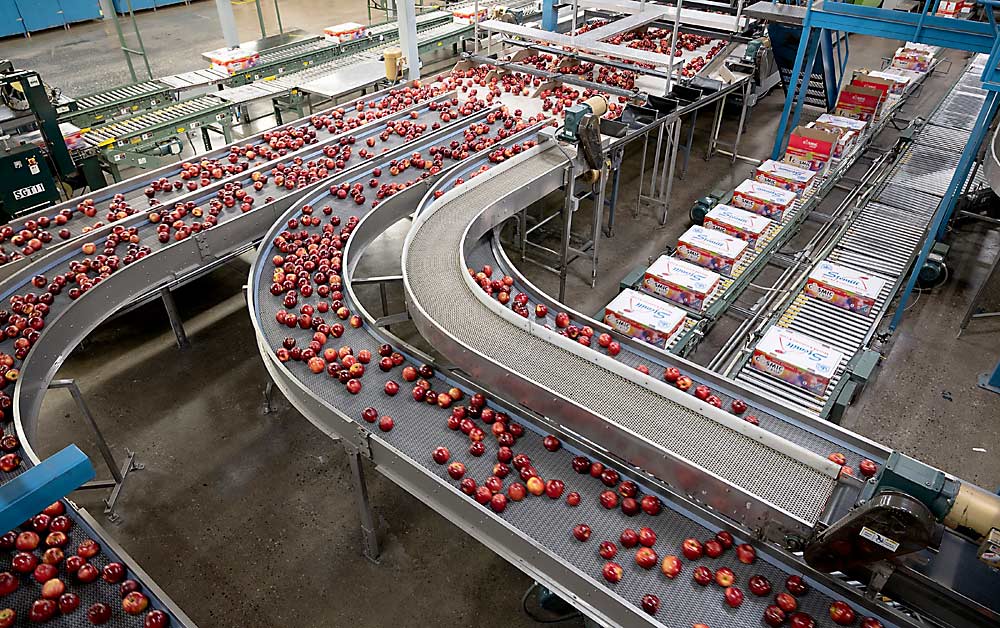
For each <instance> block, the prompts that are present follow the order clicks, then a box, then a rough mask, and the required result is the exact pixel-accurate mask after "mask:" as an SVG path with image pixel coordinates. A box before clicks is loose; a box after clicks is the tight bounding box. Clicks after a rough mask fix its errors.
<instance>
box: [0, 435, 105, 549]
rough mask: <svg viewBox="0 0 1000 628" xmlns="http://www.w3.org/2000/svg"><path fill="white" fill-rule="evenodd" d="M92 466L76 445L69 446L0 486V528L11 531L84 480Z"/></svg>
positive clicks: (87, 478)
mask: <svg viewBox="0 0 1000 628" xmlns="http://www.w3.org/2000/svg"><path fill="white" fill-rule="evenodd" d="M94 475H95V473H94V467H93V466H92V465H91V464H90V459H88V458H87V456H86V454H84V453H83V452H82V451H80V449H79V448H78V447H77V446H76V445H70V446H69V447H66V448H65V449H63V450H62V451H60V452H58V453H57V454H55V455H53V456H50V457H48V458H46V459H45V460H43V461H42V462H40V463H39V464H37V465H35V466H34V467H31V468H30V469H28V470H27V471H25V472H24V473H22V474H21V475H19V476H17V477H16V478H14V479H13V480H11V481H10V482H7V483H6V484H4V485H3V486H0V530H13V529H14V528H16V527H17V526H19V525H21V524H22V523H24V522H25V521H27V520H28V519H30V518H31V517H34V516H35V515H37V514H38V513H40V512H42V510H44V509H45V508H46V507H47V506H49V505H50V504H52V503H53V502H56V501H58V500H60V499H62V498H63V497H65V496H66V495H68V494H70V493H72V492H73V491H75V490H76V489H78V488H80V487H81V486H83V484H84V483H86V482H88V481H90V480H92V479H94Z"/></svg>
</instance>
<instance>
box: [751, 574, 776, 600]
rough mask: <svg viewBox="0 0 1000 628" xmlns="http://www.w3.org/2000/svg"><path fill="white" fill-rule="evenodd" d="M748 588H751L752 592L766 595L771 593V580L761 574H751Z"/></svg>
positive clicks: (761, 595) (759, 595)
mask: <svg viewBox="0 0 1000 628" xmlns="http://www.w3.org/2000/svg"><path fill="white" fill-rule="evenodd" d="M747 588H749V589H750V593H753V594H754V595H756V596H758V597H764V596H765V595H770V594H771V581H770V580H768V579H767V578H765V577H764V576H761V575H755V576H750V580H749V581H748V582H747Z"/></svg>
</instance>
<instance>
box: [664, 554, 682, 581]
mask: <svg viewBox="0 0 1000 628" xmlns="http://www.w3.org/2000/svg"><path fill="white" fill-rule="evenodd" d="M660 571H662V572H663V575H664V576H666V577H668V578H670V579H671V580H673V579H674V578H676V577H677V574H679V573H680V572H681V561H680V559H679V558H677V557H676V556H665V557H664V558H663V561H662V562H661V563H660Z"/></svg>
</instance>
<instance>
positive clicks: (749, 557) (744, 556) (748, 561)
mask: <svg viewBox="0 0 1000 628" xmlns="http://www.w3.org/2000/svg"><path fill="white" fill-rule="evenodd" d="M736 559H737V560H738V561H740V562H741V563H743V564H744V565H752V564H753V563H754V561H755V560H757V550H755V549H754V548H753V545H750V544H749V543H742V544H740V545H737V546H736Z"/></svg>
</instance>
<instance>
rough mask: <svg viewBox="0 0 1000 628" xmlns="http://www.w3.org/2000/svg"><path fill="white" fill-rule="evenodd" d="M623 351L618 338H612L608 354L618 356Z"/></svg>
mask: <svg viewBox="0 0 1000 628" xmlns="http://www.w3.org/2000/svg"><path fill="white" fill-rule="evenodd" d="M621 352H622V346H621V344H619V343H618V341H617V340H612V341H611V344H609V345H608V355H610V356H616V355H618V354H619V353H621Z"/></svg>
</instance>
